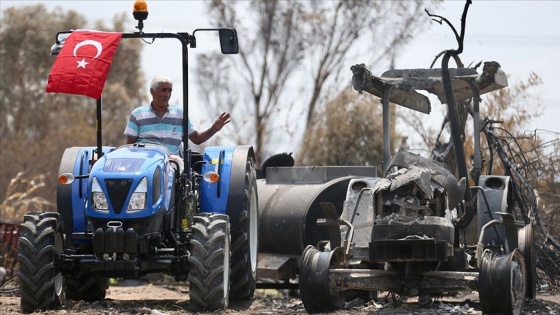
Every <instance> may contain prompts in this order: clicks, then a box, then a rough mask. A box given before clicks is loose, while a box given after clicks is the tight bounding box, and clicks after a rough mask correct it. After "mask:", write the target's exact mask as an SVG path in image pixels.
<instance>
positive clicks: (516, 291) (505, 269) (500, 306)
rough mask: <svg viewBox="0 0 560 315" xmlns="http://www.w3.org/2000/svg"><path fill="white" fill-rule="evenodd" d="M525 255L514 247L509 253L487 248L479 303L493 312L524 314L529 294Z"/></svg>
mask: <svg viewBox="0 0 560 315" xmlns="http://www.w3.org/2000/svg"><path fill="white" fill-rule="evenodd" d="M526 285H527V279H526V273H525V262H524V259H523V255H522V254H521V252H520V251H519V249H515V250H514V251H513V252H511V253H510V254H509V255H504V254H497V253H495V252H491V251H489V250H486V251H485V252H484V253H483V254H482V264H481V267H480V275H479V279H478V286H479V288H478V295H479V299H480V307H481V309H482V311H483V312H484V313H490V314H496V313H497V314H513V315H518V314H522V311H523V301H524V300H525V294H526Z"/></svg>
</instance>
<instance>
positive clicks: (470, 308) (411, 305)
mask: <svg viewBox="0 0 560 315" xmlns="http://www.w3.org/2000/svg"><path fill="white" fill-rule="evenodd" d="M285 293H287V292H283V291H277V290H262V289H258V290H257V293H256V297H255V299H254V300H251V301H243V302H234V303H232V304H231V305H230V308H229V309H228V310H227V311H223V312H213V313H210V314H307V312H306V311H305V308H304V307H303V304H302V302H301V300H300V299H299V298H297V297H290V296H289V295H288V294H285ZM19 301H20V299H19V295H18V293H17V288H16V287H14V286H10V285H5V286H4V287H2V288H0V314H14V315H16V314H22V313H21V311H20V307H19ZM397 303H398V304H397V305H395V304H394V301H393V299H392V298H391V296H390V295H386V294H385V295H384V294H380V295H379V298H378V300H377V301H376V302H369V303H367V304H361V305H347V309H345V310H339V311H336V312H334V313H331V314H334V315H342V314H358V315H366V314H367V315H371V314H400V315H404V314H415V315H423V314H426V315H427V314H482V312H481V311H480V306H479V304H478V294H477V293H470V294H463V295H460V296H456V297H453V298H449V297H446V298H442V299H439V300H434V301H433V303H432V305H431V306H428V307H424V308H420V307H419V306H418V303H417V299H416V298H411V299H408V300H405V301H400V302H398V301H397ZM524 313H525V314H550V315H552V314H560V292H539V294H538V296H537V299H536V300H535V301H529V302H528V303H526V304H525V308H524ZM41 314H45V315H62V314H64V315H74V314H76V315H77V314H86V315H87V314H91V315H93V314H103V315H132V314H135V315H136V314H146V315H163V314H167V315H177V314H197V313H194V312H192V311H191V310H190V309H189V297H188V287H187V286H181V285H169V284H167V285H157V284H149V283H142V284H140V285H137V284H136V285H123V284H121V285H111V286H110V287H109V290H108V294H107V297H106V298H105V299H104V300H101V301H98V302H95V303H85V302H74V301H65V303H64V305H63V306H62V307H61V308H60V309H57V310H49V311H45V312H43V313H41Z"/></svg>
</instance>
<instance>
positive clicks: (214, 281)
mask: <svg viewBox="0 0 560 315" xmlns="http://www.w3.org/2000/svg"><path fill="white" fill-rule="evenodd" d="M229 235H230V229H229V218H228V216H227V215H224V214H211V213H200V214H198V215H196V216H194V217H193V224H192V239H191V244H190V245H191V246H190V252H191V256H190V257H189V265H190V271H189V278H188V280H189V283H190V288H189V297H190V306H191V308H192V309H193V310H194V311H196V312H204V311H208V312H213V311H217V310H225V309H226V308H227V306H228V302H229V283H230V281H229V279H230V265H229V261H230V239H229Z"/></svg>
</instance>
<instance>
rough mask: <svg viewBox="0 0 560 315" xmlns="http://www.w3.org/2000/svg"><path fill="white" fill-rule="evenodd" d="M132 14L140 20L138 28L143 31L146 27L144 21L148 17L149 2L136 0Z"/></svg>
mask: <svg viewBox="0 0 560 315" xmlns="http://www.w3.org/2000/svg"><path fill="white" fill-rule="evenodd" d="M132 15H133V16H134V19H135V20H137V21H138V26H137V28H138V30H139V31H140V32H142V28H143V27H144V23H143V21H144V20H145V19H147V18H148V3H147V2H146V1H144V0H136V1H134V9H133V11H132Z"/></svg>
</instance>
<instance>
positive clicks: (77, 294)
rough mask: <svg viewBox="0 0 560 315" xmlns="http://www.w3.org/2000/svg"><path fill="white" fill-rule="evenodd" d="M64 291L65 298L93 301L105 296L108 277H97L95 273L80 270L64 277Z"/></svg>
mask: <svg viewBox="0 0 560 315" xmlns="http://www.w3.org/2000/svg"><path fill="white" fill-rule="evenodd" d="M64 285H65V288H64V292H65V295H66V298H67V299H71V300H74V301H80V300H83V301H86V302H95V301H99V300H101V299H104V298H105V294H106V293H107V287H108V286H109V278H106V277H99V276H97V275H95V273H91V272H84V271H80V272H78V273H77V274H76V275H73V276H71V277H70V276H67V277H65V279H64Z"/></svg>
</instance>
